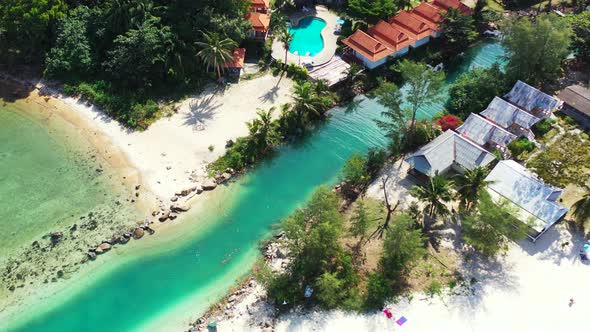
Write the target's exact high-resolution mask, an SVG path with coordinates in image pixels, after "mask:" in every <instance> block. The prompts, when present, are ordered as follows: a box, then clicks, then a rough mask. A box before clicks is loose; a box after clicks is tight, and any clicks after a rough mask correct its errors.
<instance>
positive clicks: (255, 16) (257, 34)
mask: <svg viewBox="0 0 590 332" xmlns="http://www.w3.org/2000/svg"><path fill="white" fill-rule="evenodd" d="M246 19H247V20H248V21H250V23H252V30H250V32H249V33H248V37H249V38H252V39H255V40H261V41H264V40H266V37H267V36H268V28H269V27H270V15H268V14H265V13H259V12H250V13H248V14H246Z"/></svg>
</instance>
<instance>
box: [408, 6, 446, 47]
mask: <svg viewBox="0 0 590 332" xmlns="http://www.w3.org/2000/svg"><path fill="white" fill-rule="evenodd" d="M446 12H447V10H446V9H444V8H441V7H438V6H436V5H435V4H434V3H431V2H422V3H421V4H420V5H418V6H417V7H416V8H414V9H412V14H414V17H415V18H417V19H418V20H420V21H422V22H424V23H425V24H426V25H428V27H429V28H430V29H432V31H434V33H433V34H432V35H431V36H432V37H433V38H437V37H440V35H441V34H442V29H441V28H440V26H439V23H440V22H441V21H442V20H443V18H442V15H441V14H442V13H446Z"/></svg>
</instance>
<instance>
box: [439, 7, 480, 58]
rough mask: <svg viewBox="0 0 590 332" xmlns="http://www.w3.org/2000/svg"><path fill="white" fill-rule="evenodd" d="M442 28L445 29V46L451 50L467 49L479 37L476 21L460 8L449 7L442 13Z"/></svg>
mask: <svg viewBox="0 0 590 332" xmlns="http://www.w3.org/2000/svg"><path fill="white" fill-rule="evenodd" d="M440 27H441V29H442V30H443V31H444V34H443V38H444V41H445V46H446V47H447V48H448V49H449V50H450V51H451V52H460V51H462V50H464V49H466V48H467V47H468V46H469V45H470V44H471V43H473V42H474V41H475V39H476V38H477V31H476V30H475V21H474V20H473V17H472V16H470V15H463V14H461V12H459V10H458V9H455V8H449V10H448V11H447V12H446V13H443V14H442V22H441V23H440Z"/></svg>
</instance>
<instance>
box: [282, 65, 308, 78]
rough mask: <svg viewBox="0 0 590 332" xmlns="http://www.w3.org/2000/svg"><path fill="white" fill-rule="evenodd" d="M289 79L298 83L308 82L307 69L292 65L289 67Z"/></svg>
mask: <svg viewBox="0 0 590 332" xmlns="http://www.w3.org/2000/svg"><path fill="white" fill-rule="evenodd" d="M287 77H290V78H292V79H293V80H295V81H298V82H302V81H305V80H307V69H306V68H304V67H301V66H298V65H296V64H294V63H291V64H289V65H288V66H287Z"/></svg>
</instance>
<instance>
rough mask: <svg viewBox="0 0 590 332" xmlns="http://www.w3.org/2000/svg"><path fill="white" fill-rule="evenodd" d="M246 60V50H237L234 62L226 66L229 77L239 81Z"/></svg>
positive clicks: (234, 54) (233, 54)
mask: <svg viewBox="0 0 590 332" xmlns="http://www.w3.org/2000/svg"><path fill="white" fill-rule="evenodd" d="M244 59H246V49H245V48H236V49H235V50H234V52H233V53H232V60H231V61H228V62H227V63H226V64H225V66H224V67H225V68H226V69H227V70H228V73H229V76H231V77H234V78H237V79H239V78H240V75H241V74H242V68H244Z"/></svg>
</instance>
